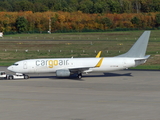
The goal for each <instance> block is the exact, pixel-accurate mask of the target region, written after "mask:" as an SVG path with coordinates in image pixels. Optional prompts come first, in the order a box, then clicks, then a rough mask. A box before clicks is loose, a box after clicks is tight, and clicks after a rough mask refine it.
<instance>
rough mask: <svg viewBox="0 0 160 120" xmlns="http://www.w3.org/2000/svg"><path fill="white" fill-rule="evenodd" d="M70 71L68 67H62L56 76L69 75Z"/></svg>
mask: <svg viewBox="0 0 160 120" xmlns="http://www.w3.org/2000/svg"><path fill="white" fill-rule="evenodd" d="M70 74H71V73H70V71H69V70H68V69H61V70H57V71H56V76H57V77H69V76H70Z"/></svg>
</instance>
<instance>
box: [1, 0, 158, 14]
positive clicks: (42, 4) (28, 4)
mask: <svg viewBox="0 0 160 120" xmlns="http://www.w3.org/2000/svg"><path fill="white" fill-rule="evenodd" d="M0 11H9V12H19V11H32V12H46V11H54V12H56V11H63V12H75V11H82V12H83V13H91V14H93V13H140V12H144V13H148V12H159V11H160V0H0Z"/></svg>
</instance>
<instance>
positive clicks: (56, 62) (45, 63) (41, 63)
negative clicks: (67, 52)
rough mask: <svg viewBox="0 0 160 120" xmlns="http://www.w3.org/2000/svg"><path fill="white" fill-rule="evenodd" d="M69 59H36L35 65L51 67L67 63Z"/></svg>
mask: <svg viewBox="0 0 160 120" xmlns="http://www.w3.org/2000/svg"><path fill="white" fill-rule="evenodd" d="M68 61H69V60H36V66H48V67H49V68H53V67H54V66H57V65H59V66H61V65H69V63H68Z"/></svg>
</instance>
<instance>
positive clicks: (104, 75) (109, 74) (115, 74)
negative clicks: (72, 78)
mask: <svg viewBox="0 0 160 120" xmlns="http://www.w3.org/2000/svg"><path fill="white" fill-rule="evenodd" d="M117 76H129V77H132V75H131V73H125V74H119V73H103V75H87V76H83V77H117Z"/></svg>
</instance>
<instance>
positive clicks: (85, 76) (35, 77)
mask: <svg viewBox="0 0 160 120" xmlns="http://www.w3.org/2000/svg"><path fill="white" fill-rule="evenodd" d="M118 76H129V77H132V75H131V73H125V74H119V73H103V75H94V74H92V75H89V74H88V75H83V76H82V79H78V78H77V77H76V76H75V75H71V76H70V77H62V78H61V77H56V76H30V78H33V79H37V78H49V79H71V80H78V81H83V78H87V77H118Z"/></svg>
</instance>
